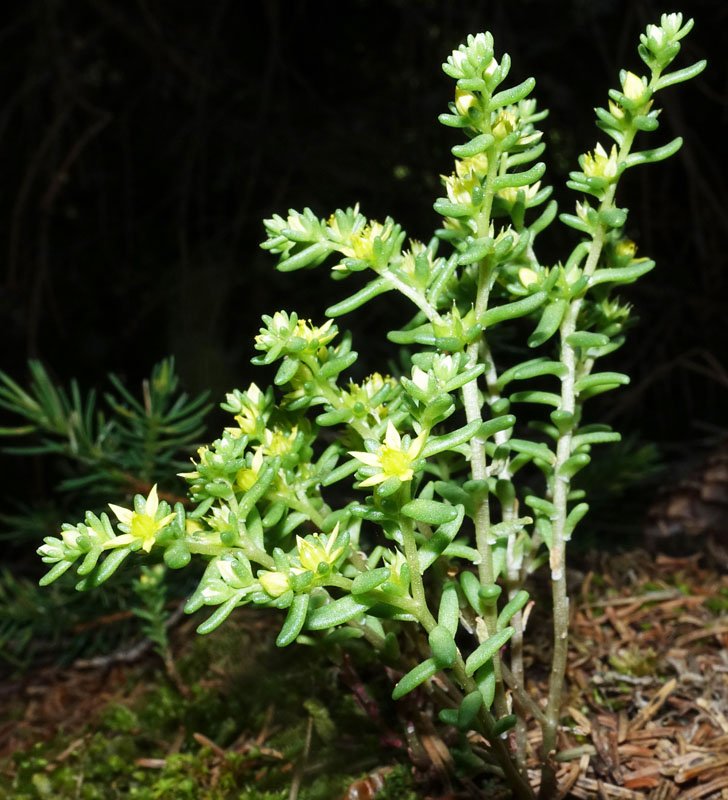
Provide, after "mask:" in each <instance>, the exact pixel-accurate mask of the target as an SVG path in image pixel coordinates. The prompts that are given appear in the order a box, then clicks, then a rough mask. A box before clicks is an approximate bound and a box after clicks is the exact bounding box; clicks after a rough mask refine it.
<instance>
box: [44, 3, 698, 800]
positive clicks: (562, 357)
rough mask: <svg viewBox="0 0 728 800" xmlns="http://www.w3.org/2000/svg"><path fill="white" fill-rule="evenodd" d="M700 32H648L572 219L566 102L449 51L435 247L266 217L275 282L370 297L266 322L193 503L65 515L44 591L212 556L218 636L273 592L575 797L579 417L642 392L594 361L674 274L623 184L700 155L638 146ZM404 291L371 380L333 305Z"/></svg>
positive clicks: (523, 774) (471, 54)
mask: <svg viewBox="0 0 728 800" xmlns="http://www.w3.org/2000/svg"><path fill="white" fill-rule="evenodd" d="M691 27H692V20H691V21H688V22H687V23H685V24H683V18H682V15H681V14H667V15H663V17H662V19H661V22H660V24H659V25H649V26H648V27H647V29H646V32H645V33H644V34H643V35H642V36H641V37H640V45H639V55H640V57H641V59H642V61H643V63H644V65H645V69H644V70H643V72H644V74H637V73H635V72H630V71H622V72H621V73H620V85H619V87H618V88H616V89H613V90H611V91H610V92H609V100H608V105H607V107H606V108H599V109H597V111H596V113H597V125H598V126H599V128H600V129H601V131H602V132H603V134H604V139H603V140H602V141H600V142H599V143H597V144H596V145H595V146H594V147H593V149H592V150H591V151H589V152H587V153H585V154H584V155H582V156H580V157H579V169H578V170H575V171H574V172H572V173H571V175H570V180H569V181H568V184H567V185H568V187H569V188H571V189H573V190H574V191H575V192H576V193H577V200H576V206H575V210H574V211H573V213H563V214H560V215H558V214H557V207H556V203H555V202H554V201H553V200H552V199H550V195H551V189H550V187H547V186H545V185H543V184H542V179H543V177H544V174H545V171H546V167H545V164H544V163H543V162H541V161H539V160H538V159H539V158H540V157H541V155H542V154H543V152H544V149H545V148H544V144H543V142H542V141H541V140H542V134H541V131H540V130H539V129H538V128H537V125H538V124H539V123H540V122H541V121H542V120H543V119H544V117H545V116H546V112H545V111H541V110H539V108H538V107H537V105H536V102H535V100H533V99H532V98H531V97H530V94H531V91H532V90H533V88H534V84H535V82H534V80H533V79H531V78H529V79H528V80H525V81H523V82H522V83H520V84H518V85H516V86H508V85H506V83H505V82H506V78H507V76H508V72H509V68H510V60H509V58H508V56H507V55H503V56H502V57H501V58H500V60H498V59H497V58H496V56H495V52H494V47H493V40H492V37H491V35H490V34H488V33H484V34H478V35H477V36H470V37H468V40H467V42H466V43H465V44H462V45H460V47H458V48H457V49H456V50H455V51H454V52H453V53H452V55H450V56H449V58H448V59H447V62H446V63H445V64H444V65H443V69H444V71H445V73H446V74H447V75H448V76H450V77H451V78H452V79H453V80H454V81H455V98H454V102H453V103H451V104H450V108H449V112H448V113H446V114H443V115H442V116H441V117H440V121H441V122H442V123H443V124H445V125H447V126H450V127H452V128H455V129H457V131H458V133H459V135H460V137H461V143H459V144H457V145H456V146H455V147H453V148H452V152H453V155H454V156H455V166H454V170H453V172H452V174H451V175H448V176H446V177H444V178H443V187H444V193H443V196H442V197H441V198H439V199H438V200H437V201H436V202H435V210H436V211H437V212H438V213H439V214H440V215H441V216H442V227H441V228H440V229H438V230H437V231H436V232H435V235H434V237H433V238H432V239H431V240H430V241H429V242H428V243H427V244H425V243H423V242H419V241H417V240H414V239H408V238H407V236H406V234H405V232H404V231H403V230H402V229H401V227H400V226H399V225H397V224H396V223H395V222H394V221H393V220H392V219H389V218H388V219H386V220H385V221H384V222H377V221H374V220H370V219H367V218H366V217H365V216H364V215H363V214H362V213H361V212H360V210H359V208H358V206H355V207H353V208H349V209H347V210H345V211H342V210H338V211H335V212H334V213H333V214H332V215H331V216H329V217H326V218H320V217H318V216H317V215H316V214H315V213H314V212H313V211H311V210H310V209H305V210H304V211H302V212H298V211H293V210H291V211H289V213H288V215H287V216H285V217H283V216H274V217H273V218H272V219H269V220H266V222H265V227H266V232H267V239H266V241H265V242H264V243H263V245H262V246H263V247H264V248H265V249H266V250H268V251H270V252H271V253H272V254H273V255H275V256H276V257H277V258H278V269H279V270H282V271H284V272H291V271H295V270H299V269H304V268H306V269H311V268H315V267H318V266H321V265H322V264H324V262H327V263H329V264H331V265H332V273H331V274H332V277H333V278H335V279H336V280H342V281H348V282H349V284H351V285H353V286H354V288H353V289H352V291H351V292H349V293H348V294H346V295H345V297H344V298H343V299H342V300H341V301H340V302H337V303H336V304H335V305H333V306H331V307H330V308H328V309H327V310H326V315H327V317H328V320H327V321H325V322H321V323H313V322H310V321H306V320H304V319H301V318H299V317H298V316H297V314H296V313H295V312H291V313H289V312H286V311H278V312H276V313H275V314H273V315H272V316H264V317H263V327H262V328H261V331H260V334H259V335H258V336H257V337H256V340H255V347H256V349H257V350H258V351H259V355H258V356H257V357H256V358H255V359H254V363H256V364H260V365H275V368H276V370H277V371H276V373H275V378H274V386H271V387H269V388H267V389H260V388H258V386H257V385H256V384H251V385H250V386H249V387H248V388H247V389H246V390H244V391H239V390H236V391H233V392H231V393H230V394H228V395H227V399H226V402H225V403H224V404H223V408H224V409H226V410H227V411H228V412H230V414H231V415H232V419H231V423H230V427H228V428H226V429H225V431H224V432H223V434H222V436H221V437H220V438H219V439H217V440H216V441H214V442H213V443H212V444H211V445H209V446H207V447H202V448H201V449H200V450H199V451H198V457H197V458H196V459H195V460H194V463H193V466H192V468H191V469H190V470H189V471H188V472H187V473H185V475H184V477H185V478H186V480H187V482H188V484H189V495H190V504H189V506H188V507H187V508H185V507H184V506H183V505H182V504H177V505H176V506H175V507H174V508H170V506H169V505H168V504H167V503H165V502H164V501H162V500H160V499H159V498H158V496H157V493H156V491H154V490H153V491H152V492H151V493H149V495H148V496H147V497H144V496H141V495H138V496H137V497H136V498H135V500H134V503H133V507H132V508H129V509H127V508H122V507H119V506H116V505H111V512H112V514H111V515H109V514H99V515H95V514H92V513H89V514H87V516H86V519H85V520H84V522H82V523H78V524H68V525H64V526H63V529H62V531H61V533H60V535H59V536H58V537H51V538H47V539H46V540H45V543H44V544H43V546H42V547H41V548H40V550H39V553H40V555H41V557H42V558H43V560H44V561H45V562H46V563H47V564H48V565H49V567H50V571H49V572H48V573H47V575H46V576H45V577H44V578H43V581H42V582H43V583H49V582H51V581H53V580H55V579H56V578H58V577H59V576H60V575H61V574H62V573H64V572H65V571H66V570H68V569H69V568H71V567H76V569H77V572H78V573H79V575H80V576H81V581H80V583H79V584H78V587H79V588H80V589H90V588H92V587H96V586H98V585H99V584H101V583H103V582H104V581H105V580H107V579H108V578H109V576H110V575H111V574H112V573H113V572H114V571H115V570H116V569H117V568H118V567H119V565H120V564H121V563H122V562H123V561H124V559H126V558H127V557H128V556H129V555H131V554H136V555H138V556H141V557H144V556H146V554H147V553H150V552H152V551H162V552H163V556H164V561H165V562H166V564H167V566H168V567H170V568H173V569H180V568H183V567H185V566H186V565H187V564H188V563H189V562H190V560H191V559H192V558H193V557H202V558H204V559H207V562H208V563H207V568H206V570H205V573H204V575H203V577H202V580H201V581H200V583H199V586H198V587H197V589H196V591H195V592H194V593H193V595H192V596H191V597H190V599H189V601H188V603H187V611H189V612H194V611H197V610H198V609H201V608H202V607H209V608H210V609H211V611H212V613H211V614H210V615H209V616H208V617H207V618H206V619H205V620H204V621H203V622H202V623H201V624H200V626H199V628H198V631H199V632H200V633H207V632H209V631H212V630H213V629H214V628H216V627H217V626H218V625H220V624H221V623H222V622H223V621H224V620H225V619H226V618H227V617H228V616H229V615H230V614H231V613H232V612H233V611H234V609H235V608H237V607H238V606H240V605H244V604H253V605H259V606H266V607H271V608H277V609H280V610H281V611H282V612H283V623H282V627H281V628H280V632H279V633H278V638H277V643H278V645H280V646H281V647H284V646H287V645H289V644H292V643H293V642H295V641H296V640H297V639H299V638H301V639H304V640H307V639H308V638H309V637H310V636H311V635H312V633H313V632H320V635H321V636H323V637H325V638H327V639H328V640H329V641H331V642H345V641H346V640H347V639H350V638H356V639H362V640H364V641H365V642H367V643H368V644H369V645H371V647H372V648H373V650H374V651H376V653H378V654H379V657H380V658H381V660H382V661H383V662H384V663H386V664H388V665H390V666H391V665H396V666H398V667H399V669H400V671H401V678H400V679H399V681H398V683H397V684H396V686H395V687H394V690H393V693H392V696H393V698H394V699H395V700H397V699H398V698H401V697H403V696H404V695H407V694H409V693H410V692H413V691H415V690H417V689H418V687H421V686H423V685H424V688H423V689H420V691H423V690H424V691H430V692H431V693H432V696H433V698H435V699H436V700H437V701H438V702H439V703H440V704H441V710H440V719H441V720H442V722H443V723H444V724H446V725H449V726H454V727H455V728H456V729H459V730H460V731H461V732H462V742H463V747H464V748H466V747H467V746H468V743H472V742H478V743H479V745H480V746H479V747H478V749H477V752H478V754H479V755H478V758H480V762H479V763H480V767H481V769H482V770H483V772H484V773H485V772H490V773H492V772H496V773H498V774H500V775H501V776H503V778H504V779H505V781H506V782H507V783H508V784H509V785H510V787H511V790H512V793H513V796H514V797H518V798H531V797H534V796H535V792H536V791H538V792H539V794H540V797H542V798H549V797H554V796H556V793H557V787H556V773H555V761H554V756H555V754H556V748H557V729H558V724H559V719H560V710H561V695H562V687H563V683H564V673H565V668H566V658H567V643H568V620H569V599H568V596H567V589H566V575H565V570H566V556H565V553H566V547H567V544H568V542H569V540H570V539H571V538H572V536H573V535H574V532H575V530H576V528H577V526H578V524H579V523H580V521H581V520H582V519H583V518H584V516H585V515H586V513H587V511H588V505H587V503H586V499H585V498H584V497H583V496H582V493H581V492H579V491H577V490H576V489H574V488H573V487H572V481H573V479H574V477H575V476H576V475H577V473H579V472H580V470H582V469H584V468H585V467H586V466H587V465H588V463H589V460H590V451H591V449H592V447H594V446H597V445H602V444H606V443H609V442H613V441H616V440H618V438H619V434H618V433H616V432H614V431H612V430H610V428H609V427H608V426H606V425H601V424H598V423H592V422H590V421H589V420H588V417H586V416H585V414H584V410H585V406H586V405H587V401H589V400H590V399H591V398H592V397H594V396H596V395H598V394H601V393H603V392H606V391H609V390H612V389H615V388H617V387H618V386H620V385H621V384H624V383H626V382H627V380H628V379H627V377H626V376H625V375H622V374H621V373H619V372H613V371H609V370H603V369H601V368H600V367H599V362H600V360H601V359H603V358H604V357H605V356H607V355H609V354H611V353H613V352H614V351H615V350H617V349H618V348H619V347H620V346H621V345H622V343H623V342H624V337H625V330H626V328H627V326H628V324H629V317H630V307H629V305H628V304H626V303H625V302H624V301H622V300H620V299H619V297H618V296H617V294H616V291H617V290H618V289H619V288H620V287H621V286H625V285H628V284H631V283H633V282H634V281H636V280H637V279H638V278H640V277H641V276H642V275H644V274H645V273H647V272H648V271H649V270H651V269H652V268H653V266H654V263H653V262H652V261H650V260H649V259H647V258H642V257H637V255H636V249H635V246H634V244H633V243H632V242H631V241H629V240H628V239H627V238H625V236H624V234H623V228H624V225H625V222H626V219H627V209H625V208H622V207H620V206H619V205H618V203H617V200H616V190H617V186H618V184H619V182H620V180H621V178H622V176H623V174H624V173H625V172H626V171H627V170H630V169H632V168H633V167H637V166H641V165H643V164H650V163H654V162H657V161H660V160H662V159H665V158H667V157H669V156H671V155H673V154H674V153H675V152H676V151H677V150H678V148H679V147H680V144H681V142H680V139H675V140H673V141H671V142H669V143H667V144H660V145H658V146H657V147H655V148H652V149H644V148H643V147H642V144H641V139H642V137H643V136H644V137H646V136H647V135H648V134H651V133H653V132H654V131H656V130H657V128H658V123H659V120H658V117H659V109H658V108H657V107H656V105H655V97H656V95H657V94H658V93H659V92H660V91H661V90H662V89H665V88H667V87H669V86H671V85H672V84H675V83H678V82H681V81H684V80H687V79H689V78H692V77H694V76H695V75H697V74H698V73H700V72H701V71H702V69H703V68H704V66H705V64H704V62H700V63H697V64H694V65H693V66H691V67H687V68H684V69H679V70H677V71H672V72H670V71H668V68H669V66H670V64H671V63H672V61H673V60H674V59H675V57H676V56H677V54H678V52H679V50H680V40H681V39H682V38H683V37H684V36H685V35H686V34H687V33H688V32H689V31H690V29H691ZM638 137H639V140H640V142H639V148H638V147H637V146H636V140H637V139H638ZM607 140H611V141H610V142H609V143H608V144H605V143H604V142H606V141H607ZM559 223H560V224H563V225H566V226H568V227H569V228H571V229H573V231H574V232H575V243H574V247H573V249H572V250H571V252H570V253H566V254H565V257H564V259H563V260H562V261H559V262H557V263H549V264H546V263H542V261H541V260H540V259H539V256H538V251H539V247H538V245H539V237H540V236H541V234H543V233H544V231H546V230H547V229H548V228H549V226H551V225H552V224H559ZM362 279H363V280H362ZM390 291H396V292H399V293H401V294H402V295H404V296H405V297H406V298H407V299H408V300H410V301H411V303H412V304H413V306H414V309H413V316H412V318H411V320H410V321H409V322H408V323H407V324H406V325H404V326H402V327H401V328H399V329H397V330H392V331H390V332H389V333H388V338H389V339H390V340H391V341H392V342H394V343H396V344H398V345H401V346H402V352H403V361H404V362H405V363H406V364H407V366H406V368H405V370H404V371H403V373H402V374H400V375H394V376H388V375H382V374H379V373H375V374H373V375H370V376H369V377H367V378H365V379H364V380H362V381H361V382H359V383H354V382H353V381H352V380H350V379H349V378H347V377H346V373H347V371H348V370H350V369H351V368H352V367H353V365H354V364H355V362H356V360H357V353H356V352H355V351H354V350H353V349H352V342H351V337H350V336H349V335H347V334H343V335H340V334H339V330H338V327H337V326H336V325H335V324H334V322H333V318H337V317H340V316H342V315H345V314H347V313H348V312H351V311H353V310H354V309H357V308H360V307H361V306H363V305H364V304H366V303H369V302H371V301H373V300H374V299H375V298H377V297H378V296H379V295H382V294H385V293H386V292H390ZM518 336H521V337H522V338H523V339H524V347H523V348H520V349H518V348H515V347H514V346H513V345H512V342H513V340H514V338H515V337H518ZM527 350H528V351H530V352H526V351H527ZM524 353H526V355H525V357H524ZM542 566H543V567H544V568H545V569H546V570H548V573H549V575H550V579H551V589H552V595H553V652H552V663H551V672H550V678H549V685H548V697H547V698H546V699H545V702H544V703H543V704H541V703H538V702H537V701H536V699H535V698H532V697H530V696H529V694H528V693H527V691H526V680H525V674H524V658H523V643H524V636H525V635H526V633H527V631H526V621H527V617H528V612H529V609H530V604H531V601H530V600H529V595H528V593H527V591H526V590H525V588H524V586H525V585H526V582H527V579H528V578H529V576H530V575H531V574H532V573H533V572H534V571H535V570H537V569H539V568H541V567H542ZM418 636H419V638H420V641H419V643H417V642H418ZM413 641H414V642H415V645H414V646H413V645H412V642H413ZM436 676H437V678H436ZM432 679H436V680H435V681H434V682H433V680H432ZM529 723H530V724H535V725H538V726H539V727H540V729H541V745H540V748H539V751H538V753H537V754H535V755H536V761H535V763H538V764H539V766H540V776H539V775H537V774H534V773H531V774H529V772H528V771H527V769H526V764H527V762H528V763H534V759H533V756H534V754H532V753H530V752H529V749H528V748H529V745H528V741H527V739H526V726H527V724H529ZM484 761H485V762H488V763H487V764H486V763H483V762H484ZM469 763H471V765H472V764H473V763H478V759H477V758H476V757H475V755H474V754H473V753H472V752H471V755H470V762H469ZM536 787H540V788H538V789H537V788H536Z"/></svg>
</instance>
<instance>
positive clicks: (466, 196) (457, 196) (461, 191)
mask: <svg viewBox="0 0 728 800" xmlns="http://www.w3.org/2000/svg"><path fill="white" fill-rule="evenodd" d="M442 179H443V183H444V184H445V191H446V192H447V197H448V200H450V202H451V203H457V204H458V205H461V206H469V205H471V204H472V202H473V190H474V189H475V188H476V187H479V186H480V178H479V177H478V176H477V175H476V174H475V173H474V172H470V173H468V175H466V176H464V177H462V176H460V175H456V174H452V175H450V176H448V177H446V176H445V175H443V176H442Z"/></svg>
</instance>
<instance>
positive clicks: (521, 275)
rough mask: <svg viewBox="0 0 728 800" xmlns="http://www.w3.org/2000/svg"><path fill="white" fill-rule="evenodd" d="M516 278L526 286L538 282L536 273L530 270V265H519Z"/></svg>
mask: <svg viewBox="0 0 728 800" xmlns="http://www.w3.org/2000/svg"><path fill="white" fill-rule="evenodd" d="M518 280H519V281H520V282H521V283H522V284H523V286H525V287H526V288H528V287H529V286H531V285H533V284H534V283H537V282H538V273H537V272H535V271H534V270H532V269H531V268H530V267H521V268H520V269H519V270H518Z"/></svg>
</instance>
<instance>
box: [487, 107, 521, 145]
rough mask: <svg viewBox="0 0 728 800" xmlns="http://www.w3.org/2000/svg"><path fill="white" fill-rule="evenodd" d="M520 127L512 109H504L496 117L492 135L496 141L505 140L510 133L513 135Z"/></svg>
mask: <svg viewBox="0 0 728 800" xmlns="http://www.w3.org/2000/svg"><path fill="white" fill-rule="evenodd" d="M516 125H518V117H517V116H516V113H515V111H513V109H512V108H504V109H503V110H502V111H501V112H500V113H499V114H498V116H497V117H496V119H495V122H494V123H493V127H492V129H491V130H492V133H493V136H495V138H496V139H505V138H506V136H508V134H509V133H513V131H514V130H515V129H516Z"/></svg>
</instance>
